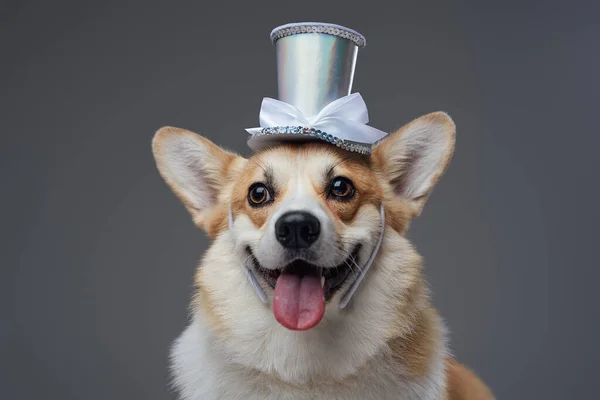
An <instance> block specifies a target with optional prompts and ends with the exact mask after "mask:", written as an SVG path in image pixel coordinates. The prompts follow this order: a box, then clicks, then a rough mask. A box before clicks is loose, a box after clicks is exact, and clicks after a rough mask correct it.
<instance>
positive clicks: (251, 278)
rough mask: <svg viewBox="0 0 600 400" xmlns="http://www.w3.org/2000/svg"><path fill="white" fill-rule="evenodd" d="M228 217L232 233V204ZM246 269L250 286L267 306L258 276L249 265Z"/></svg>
mask: <svg viewBox="0 0 600 400" xmlns="http://www.w3.org/2000/svg"><path fill="white" fill-rule="evenodd" d="M227 217H228V225H229V232H232V231H233V214H232V213H231V204H230V205H229V213H228V216H227ZM244 268H245V269H246V276H247V277H248V280H249V281H250V284H251V285H252V287H253V288H254V290H255V291H256V294H257V295H258V298H259V299H260V301H261V302H262V303H263V304H267V295H265V292H264V290H263V289H262V288H261V287H260V285H259V284H258V281H257V280H256V276H255V275H254V272H253V271H252V270H251V269H250V267H249V266H248V265H247V263H246V264H244Z"/></svg>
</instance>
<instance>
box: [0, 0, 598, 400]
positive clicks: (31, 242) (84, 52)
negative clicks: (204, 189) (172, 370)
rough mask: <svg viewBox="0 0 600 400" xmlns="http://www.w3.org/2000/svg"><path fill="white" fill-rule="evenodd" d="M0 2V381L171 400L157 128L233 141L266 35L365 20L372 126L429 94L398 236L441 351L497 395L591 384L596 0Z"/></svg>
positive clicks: (165, 224)
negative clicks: (430, 175) (436, 117)
mask: <svg viewBox="0 0 600 400" xmlns="http://www.w3.org/2000/svg"><path fill="white" fill-rule="evenodd" d="M563 3H564V4H565V5H563V6H559V5H557V4H553V3H552V2H511V1H502V2H495V4H486V3H485V2H481V1H472V2H468V3H467V2H454V3H451V2H446V1H440V2H438V3H437V4H434V3H429V2H418V3H417V2H389V1H388V2H381V3H378V2H375V1H356V2H350V1H345V2H343V3H337V4H335V5H334V4H333V3H331V2H328V3H327V4H325V2H323V3H322V4H321V5H318V3H316V2H315V3H310V2H306V1H296V2H293V3H290V2H288V1H283V0H280V1H274V2H271V3H268V4H267V3H259V2H254V1H246V2H239V4H234V3H231V2H225V1H221V2H202V1H194V2H187V1H178V2H165V3H162V4H160V3H154V2H149V1H145V2H138V3H135V4H133V3H129V2H124V1H105V2H89V3H87V4H85V2H81V1H79V2H75V1H73V2H70V3H66V2H60V1H45V2H43V1H37V2H25V1H21V2H12V3H6V2H2V4H1V9H0V44H1V59H2V62H1V63H0V80H1V86H0V106H1V107H0V110H1V111H0V112H1V121H2V146H1V150H2V155H1V158H0V163H1V164H0V165H1V167H2V168H1V172H0V174H1V175H0V176H1V179H2V181H1V182H2V186H1V188H2V197H1V198H2V205H1V207H0V210H1V212H2V229H1V231H0V232H1V235H2V237H1V243H2V252H1V256H0V257H1V259H0V262H1V275H0V311H1V319H0V340H1V346H0V398H1V399H7V400H13V399H40V398H44V399H62V400H68V399H86V400H95V399H173V398H174V394H173V393H172V392H170V391H169V389H168V387H167V382H168V371H167V367H166V366H167V352H168V347H169V345H170V343H171V341H172V340H173V339H174V338H175V337H176V336H177V335H178V334H179V333H180V332H181V330H182V329H183V328H184V326H185V323H186V317H187V303H188V299H189V297H190V294H191V284H192V274H193V270H194V267H195V264H196V262H197V261H198V260H199V258H200V256H201V254H202V252H203V251H204V250H205V249H206V246H207V240H206V238H205V236H204V234H203V233H202V232H201V231H200V230H197V229H195V228H194V227H193V225H192V223H191V219H190V217H189V216H188V214H187V212H186V211H185V210H184V207H183V206H182V205H181V204H179V202H178V200H177V199H176V198H175V196H173V195H172V194H171V192H170V191H169V190H168V189H167V187H166V185H165V184H164V183H163V182H162V180H161V179H160V177H159V175H158V173H157V171H156V169H155V166H154V163H153V158H152V155H151V150H150V140H151V138H152V135H153V133H154V132H155V130H156V129H158V128H159V127H161V126H163V125H167V124H168V125H174V126H178V127H184V128H188V129H191V130H194V131H197V132H201V133H203V134H204V135H206V136H207V137H209V138H211V139H213V140H214V141H216V142H218V143H219V144H221V145H224V146H226V147H229V148H233V149H237V150H239V151H242V152H244V153H245V154H247V153H248V151H247V149H246V145H245V139H246V133H245V131H244V128H246V127H252V126H255V125H256V124H257V122H258V109H259V106H260V101H261V98H262V97H263V96H272V97H274V96H276V79H275V54H274V49H273V47H272V46H271V43H270V41H269V38H268V34H269V32H270V30H271V29H272V28H273V27H275V26H277V25H279V24H282V23H287V22H296V21H306V20H309V21H310V20H320V21H328V22H334V23H339V24H344V25H347V26H349V27H352V28H355V29H357V30H359V31H360V32H362V33H364V34H365V36H366V37H367V41H368V44H367V47H366V48H365V49H364V50H363V51H361V52H360V54H359V59H358V66H357V71H356V79H355V85H354V90H355V91H359V92H361V94H362V95H363V96H364V98H365V99H366V101H367V104H368V105H369V111H370V114H371V122H372V124H373V125H374V126H376V127H378V128H380V129H384V130H392V129H395V128H397V127H399V126H400V125H402V124H403V123H405V122H408V121H410V120H411V119H412V118H414V117H417V116H419V115H422V114H425V113H428V112H431V111H435V110H440V109H441V110H445V111H447V112H449V113H450V114H451V115H452V116H453V118H454V119H455V121H456V123H457V126H458V141H457V149H456V153H455V157H454V159H453V161H452V163H451V165H450V169H449V170H448V173H447V174H446V176H445V177H444V179H443V180H442V181H441V183H440V185H439V186H438V188H437V190H436V191H435V193H434V195H433V197H432V198H431V199H430V201H429V203H428V204H427V206H426V208H425V211H424V214H423V215H422V216H421V217H420V218H419V219H418V220H416V221H415V222H414V224H413V227H412V230H411V231H410V236H411V237H412V238H413V239H414V242H415V243H416V245H417V247H418V249H419V250H420V252H421V253H422V254H423V255H424V256H425V259H426V273H427V275H428V277H429V279H430V282H431V285H432V287H433V291H434V301H435V304H436V305H437V307H438V308H439V309H440V311H441V313H442V315H443V316H444V318H445V319H446V321H447V322H448V324H449V327H450V329H451V331H452V348H453V350H454V352H455V354H456V355H457V357H458V359H459V360H460V361H461V362H464V363H466V364H468V365H470V366H471V367H472V368H474V369H475V370H476V371H477V373H478V374H479V375H480V376H481V377H483V379H484V380H485V381H486V382H487V383H489V385H490V386H491V387H492V388H493V390H494V391H495V392H496V394H497V395H498V397H499V398H502V399H571V398H592V397H596V396H597V394H596V395H594V394H593V393H594V391H595V390H596V386H597V376H598V374H599V373H600V369H599V367H598V366H599V365H600V364H599V362H600V359H599V358H600V357H599V356H600V351H599V350H600V346H599V345H598V343H597V341H596V340H597V339H596V338H597V337H598V336H599V333H600V332H599V323H598V315H599V313H598V309H597V307H596V305H597V303H598V301H599V300H600V294H599V292H598V290H596V287H597V282H598V278H599V272H598V269H599V268H598V267H599V265H598V258H597V251H596V249H597V248H598V247H599V246H598V243H597V241H598V238H599V235H598V230H597V227H598V222H599V219H598V205H597V204H598V203H597V200H598V196H597V195H598V183H597V182H598V177H597V172H598V168H597V159H598V153H599V151H600V150H599V149H600V132H598V128H597V126H598V117H597V116H598V114H599V110H598V106H599V105H600V102H599V100H600V99H599V85H598V71H600V52H599V51H598V39H599V38H600V36H599V35H600V25H599V24H598V23H597V15H598V11H600V10H599V9H598V8H599V7H598V3H597V2H596V4H593V2H589V3H588V4H584V3H583V2H570V3H568V5H566V4H567V2H563Z"/></svg>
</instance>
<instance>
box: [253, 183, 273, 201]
mask: <svg viewBox="0 0 600 400" xmlns="http://www.w3.org/2000/svg"><path fill="white" fill-rule="evenodd" d="M269 201H271V193H270V192H269V189H267V187H266V186H265V185H264V184H262V183H255V184H254V185H252V186H250V190H249V191H248V203H250V205H251V206H254V207H256V206H261V205H263V204H266V203H268V202H269Z"/></svg>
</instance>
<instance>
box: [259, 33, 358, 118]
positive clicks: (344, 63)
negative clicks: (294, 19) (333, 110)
mask: <svg viewBox="0 0 600 400" xmlns="http://www.w3.org/2000/svg"><path fill="white" fill-rule="evenodd" d="M271 39H272V40H273V41H274V42H275V47H276V53H277V80H278V89H279V93H278V95H279V100H281V101H284V102H286V103H289V104H291V105H293V106H295V107H296V108H298V109H299V110H300V111H302V113H303V114H304V115H306V116H314V115H316V114H318V113H319V111H321V110H322V109H323V107H325V106H326V105H327V104H329V103H331V102H332V101H334V100H337V99H339V98H341V97H344V96H347V95H349V94H350V91H351V90H352V81H353V79H354V69H355V66H356V57H357V54H358V48H359V47H362V46H364V45H365V39H364V37H363V36H362V35H360V34H359V33H358V32H355V31H353V30H350V29H348V28H344V27H341V26H339V25H332V24H321V23H302V24H290V25H284V26H281V27H279V28H276V29H274V30H273V32H272V33H271Z"/></svg>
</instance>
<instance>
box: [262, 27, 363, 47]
mask: <svg viewBox="0 0 600 400" xmlns="http://www.w3.org/2000/svg"><path fill="white" fill-rule="evenodd" d="M300 33H324V34H327V35H333V36H338V37H341V38H344V39H348V40H351V41H353V42H354V43H355V44H356V45H357V46H358V47H365V46H366V45H367V40H366V39H365V37H364V36H363V35H361V34H360V33H358V32H355V31H353V30H351V29H348V28H344V27H343V26H340V25H333V24H322V25H321V24H306V25H303V24H296V25H291V26H286V25H284V26H282V27H281V28H280V29H275V30H273V32H271V41H272V42H273V43H275V42H276V41H277V40H279V39H281V38H284V37H286V36H291V35H297V34H300Z"/></svg>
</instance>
